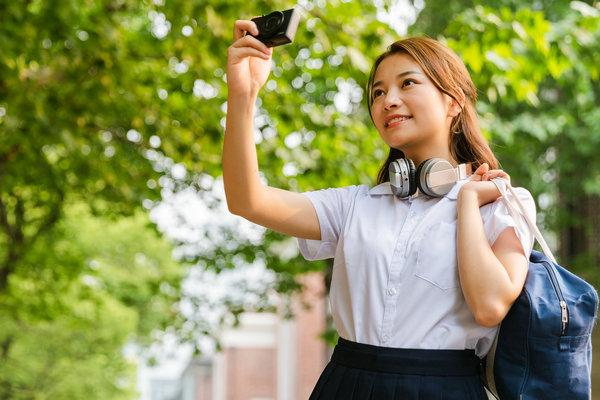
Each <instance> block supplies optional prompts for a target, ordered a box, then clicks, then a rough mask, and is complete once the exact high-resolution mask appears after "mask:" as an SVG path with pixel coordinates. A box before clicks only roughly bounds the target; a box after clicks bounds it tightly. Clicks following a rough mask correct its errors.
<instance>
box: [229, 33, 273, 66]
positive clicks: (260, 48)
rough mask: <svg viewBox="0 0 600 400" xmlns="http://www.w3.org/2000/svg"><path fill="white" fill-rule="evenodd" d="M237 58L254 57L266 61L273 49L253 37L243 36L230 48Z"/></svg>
mask: <svg viewBox="0 0 600 400" xmlns="http://www.w3.org/2000/svg"><path fill="white" fill-rule="evenodd" d="M230 50H233V51H234V52H235V54H236V55H237V56H238V57H247V56H254V57H260V58H263V59H265V60H268V59H269V58H270V57H271V54H273V49H272V48H270V47H267V45H265V44H264V43H263V42H261V41H260V40H258V39H256V38H255V37H253V36H249V35H245V36H242V37H240V38H239V39H237V40H236V41H235V42H233V44H232V45H231V46H230ZM240 50H241V51H240Z"/></svg>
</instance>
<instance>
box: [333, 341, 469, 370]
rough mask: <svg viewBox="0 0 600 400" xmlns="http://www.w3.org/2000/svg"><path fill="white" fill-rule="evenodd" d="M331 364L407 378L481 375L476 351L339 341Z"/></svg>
mask: <svg viewBox="0 0 600 400" xmlns="http://www.w3.org/2000/svg"><path fill="white" fill-rule="evenodd" d="M331 361H333V362H335V363H337V364H341V365H345V366H347V367H351V368H359V369H363V370H368V371H376V372H388V373H396V374H407V375H437V376H470V375H479V373H480V364H481V360H480V359H479V357H477V356H476V355H475V351H474V350H422V349H399V348H392V347H380V346H373V345H370V344H363V343H356V342H351V341H349V340H346V339H344V338H339V340H338V344H337V345H336V346H335V348H334V349H333V355H332V356H331Z"/></svg>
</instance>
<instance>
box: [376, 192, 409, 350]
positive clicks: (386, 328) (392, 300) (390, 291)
mask: <svg viewBox="0 0 600 400" xmlns="http://www.w3.org/2000/svg"><path fill="white" fill-rule="evenodd" d="M417 204H418V202H416V201H410V208H409V210H408V213H407V216H406V220H405V221H404V224H403V227H402V230H401V231H400V234H399V235H398V239H397V241H396V245H395V247H394V254H393V256H392V261H391V263H390V271H389V278H388V284H387V288H385V293H386V294H387V296H385V298H384V310H383V321H382V326H381V334H380V339H381V342H382V343H386V342H388V341H389V340H390V338H391V337H392V332H393V321H394V316H395V314H396V306H397V303H398V299H397V298H396V295H397V294H398V287H399V286H400V281H401V279H400V277H401V272H402V270H403V269H404V261H405V258H406V254H405V253H406V247H407V244H408V241H409V240H410V238H411V235H412V233H413V232H414V229H415V227H416V225H417V223H418V219H419V218H418V217H417V215H418V212H415V207H416V206H417Z"/></svg>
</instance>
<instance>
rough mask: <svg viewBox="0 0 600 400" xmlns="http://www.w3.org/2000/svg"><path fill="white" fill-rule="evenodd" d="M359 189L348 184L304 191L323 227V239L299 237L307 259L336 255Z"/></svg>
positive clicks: (321, 227)
mask: <svg viewBox="0 0 600 400" xmlns="http://www.w3.org/2000/svg"><path fill="white" fill-rule="evenodd" d="M357 189H358V186H348V187H344V188H335V189H324V190H318V191H315V192H305V193H303V194H304V195H305V196H307V197H308V198H309V200H310V201H311V202H312V204H313V206H314V208H315V211H316V213H317V218H318V219H319V226H320V229H321V240H309V239H300V238H298V244H299V246H300V252H301V253H302V256H304V258H305V259H307V260H324V259H326V258H333V257H334V256H335V251H336V249H337V243H338V240H339V237H340V232H341V230H342V226H343V224H344V221H345V219H346V216H347V214H348V210H349V209H350V207H351V204H352V203H353V199H354V198H355V197H356V193H357V192H358V190H357Z"/></svg>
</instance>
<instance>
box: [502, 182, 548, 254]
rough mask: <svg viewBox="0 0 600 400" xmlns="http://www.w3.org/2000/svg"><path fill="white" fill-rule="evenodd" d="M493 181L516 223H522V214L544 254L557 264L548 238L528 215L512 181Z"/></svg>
mask: <svg viewBox="0 0 600 400" xmlns="http://www.w3.org/2000/svg"><path fill="white" fill-rule="evenodd" d="M492 182H494V184H495V185H496V187H497V188H498V191H500V194H502V200H503V201H504V204H506V208H508V211H509V212H510V214H511V216H512V217H513V219H514V220H515V223H516V224H519V225H520V224H521V218H519V215H520V216H522V217H523V218H524V219H525V222H527V225H529V229H530V230H531V231H532V232H533V234H534V235H535V238H536V239H537V241H538V243H539V244H540V246H542V250H543V251H544V254H546V256H547V257H548V258H549V259H550V260H551V261H552V262H553V263H555V264H556V259H555V258H554V255H553V254H552V251H550V247H548V244H547V243H546V240H544V237H543V236H542V233H541V232H540V230H539V229H538V227H537V226H536V224H535V223H534V222H533V221H532V220H531V218H529V216H528V215H527V212H526V211H525V207H524V206H523V203H521V200H519V197H518V196H517V194H516V193H515V190H514V189H513V188H512V186H510V183H508V181H507V180H506V179H504V178H494V179H492ZM507 189H508V191H509V192H510V194H511V195H512V196H511V197H512V199H514V200H515V201H516V203H517V205H518V207H519V210H520V212H519V210H517V209H516V207H515V206H514V204H513V203H512V202H511V199H510V198H509V197H508V193H507Z"/></svg>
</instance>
